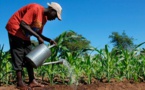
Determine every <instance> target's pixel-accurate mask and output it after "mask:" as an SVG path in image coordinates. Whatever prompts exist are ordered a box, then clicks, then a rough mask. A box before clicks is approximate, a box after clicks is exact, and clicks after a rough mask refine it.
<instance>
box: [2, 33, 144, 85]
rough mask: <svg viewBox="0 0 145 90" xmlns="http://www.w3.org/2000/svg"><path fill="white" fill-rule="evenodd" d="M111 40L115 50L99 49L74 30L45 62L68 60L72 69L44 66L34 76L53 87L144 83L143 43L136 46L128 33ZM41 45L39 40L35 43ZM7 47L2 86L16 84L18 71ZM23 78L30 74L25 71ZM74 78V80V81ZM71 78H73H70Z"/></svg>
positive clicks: (58, 39) (61, 66) (3, 59)
mask: <svg viewBox="0 0 145 90" xmlns="http://www.w3.org/2000/svg"><path fill="white" fill-rule="evenodd" d="M109 38H111V41H110V42H111V43H112V44H113V45H114V47H113V48H112V50H111V51H110V50H109V48H108V47H109V46H108V45H105V46H104V48H102V49H98V48H96V47H93V46H91V45H90V41H88V40H86V39H85V38H84V37H83V36H82V35H79V34H77V33H75V32H74V31H72V30H70V31H66V32H64V33H62V34H61V35H60V36H58V37H57V38H56V42H57V43H58V45H57V46H55V47H54V48H51V51H52V55H51V57H50V58H48V59H47V60H46V62H51V61H57V60H59V59H65V60H67V62H69V64H70V66H71V70H72V72H71V75H69V70H70V69H69V70H68V68H67V67H65V66H64V65H62V64H57V65H55V64H54V65H48V66H41V67H38V68H37V69H35V76H36V77H37V78H39V79H41V80H46V81H48V82H50V83H51V84H55V83H63V84H71V83H73V82H72V81H73V79H75V80H76V81H77V82H78V83H82V82H83V83H86V84H90V83H92V80H93V79H96V80H100V81H103V80H105V81H106V82H110V80H111V79H115V80H118V81H120V80H123V79H124V78H125V79H128V80H134V81H144V80H145V67H144V66H145V49H144V48H140V46H141V45H142V44H144V42H143V43H141V44H138V45H134V43H133V40H134V39H133V38H130V37H128V36H127V35H126V33H125V32H123V33H122V34H119V33H117V32H113V33H112V34H111V35H110V36H109ZM32 42H33V43H34V46H35V45H38V43H37V42H36V41H32ZM3 48H4V45H2V46H0V85H2V84H12V83H14V82H15V72H14V70H13V68H12V66H11V55H10V53H9V51H7V52H4V51H3ZM24 76H25V78H24V79H26V78H27V72H26V70H25V69H24ZM73 76H75V78H72V77H73ZM70 77H71V78H70Z"/></svg>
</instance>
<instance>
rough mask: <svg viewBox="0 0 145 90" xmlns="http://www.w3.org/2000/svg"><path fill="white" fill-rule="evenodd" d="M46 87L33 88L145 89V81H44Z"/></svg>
mask: <svg viewBox="0 0 145 90" xmlns="http://www.w3.org/2000/svg"><path fill="white" fill-rule="evenodd" d="M43 84H44V85H45V87H44V88H40V87H36V88H33V90H145V83H144V82H140V83H138V82H136V83H135V82H131V81H127V80H124V81H122V82H110V83H103V82H94V83H92V84H79V85H64V84H56V85H51V84H50V83H46V82H45V83H43ZM0 90H18V89H16V87H15V86H14V85H10V86H1V87H0Z"/></svg>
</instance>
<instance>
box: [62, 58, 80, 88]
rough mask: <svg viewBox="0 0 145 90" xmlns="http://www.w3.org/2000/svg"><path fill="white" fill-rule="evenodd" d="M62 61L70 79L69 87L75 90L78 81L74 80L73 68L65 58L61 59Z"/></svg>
mask: <svg viewBox="0 0 145 90" xmlns="http://www.w3.org/2000/svg"><path fill="white" fill-rule="evenodd" d="M61 60H62V61H63V65H64V66H66V67H67V68H68V77H70V80H71V87H72V89H73V90H77V85H78V81H77V80H76V74H75V73H74V71H73V68H72V67H71V65H70V64H69V62H68V61H67V60H65V59H61Z"/></svg>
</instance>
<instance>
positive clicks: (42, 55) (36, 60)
mask: <svg viewBox="0 0 145 90" xmlns="http://www.w3.org/2000/svg"><path fill="white" fill-rule="evenodd" d="M54 46H55V45H51V46H46V45H45V44H40V45H38V46H36V47H35V48H34V49H33V50H32V51H31V52H29V53H28V54H27V55H26V58H27V60H28V62H29V63H30V64H31V65H32V66H33V67H34V68H37V67H39V66H42V65H48V64H56V63H63V60H61V59H60V60H59V61H55V62H49V63H44V61H45V60H46V59H47V58H48V57H50V55H51V50H50V48H52V47H54Z"/></svg>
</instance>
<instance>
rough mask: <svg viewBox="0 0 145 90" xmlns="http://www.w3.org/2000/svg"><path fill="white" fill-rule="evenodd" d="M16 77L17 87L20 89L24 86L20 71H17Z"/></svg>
mask: <svg viewBox="0 0 145 90" xmlns="http://www.w3.org/2000/svg"><path fill="white" fill-rule="evenodd" d="M16 75H17V85H18V86H20V87H23V86H26V85H25V83H24V82H23V79H22V71H21V70H17V71H16Z"/></svg>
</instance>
